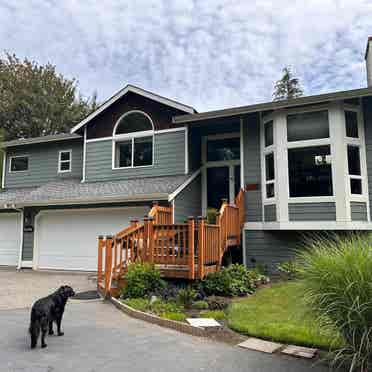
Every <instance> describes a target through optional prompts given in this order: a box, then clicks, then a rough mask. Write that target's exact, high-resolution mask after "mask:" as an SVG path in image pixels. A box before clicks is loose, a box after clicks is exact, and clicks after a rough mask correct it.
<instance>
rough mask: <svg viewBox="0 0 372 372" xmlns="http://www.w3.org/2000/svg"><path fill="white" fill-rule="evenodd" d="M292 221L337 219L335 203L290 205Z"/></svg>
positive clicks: (289, 210) (290, 218) (289, 211)
mask: <svg viewBox="0 0 372 372" xmlns="http://www.w3.org/2000/svg"><path fill="white" fill-rule="evenodd" d="M288 214H289V220H290V221H336V204H335V203H296V204H289V205H288Z"/></svg>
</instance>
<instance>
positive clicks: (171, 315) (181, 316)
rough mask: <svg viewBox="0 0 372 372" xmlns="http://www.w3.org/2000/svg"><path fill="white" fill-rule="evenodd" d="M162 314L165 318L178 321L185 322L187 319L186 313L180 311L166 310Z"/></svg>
mask: <svg viewBox="0 0 372 372" xmlns="http://www.w3.org/2000/svg"><path fill="white" fill-rule="evenodd" d="M160 316H161V317H162V318H165V319H169V320H176V321H177V322H184V321H185V320H186V314H185V313H180V312H168V313H167V312H166V313H162V314H160Z"/></svg>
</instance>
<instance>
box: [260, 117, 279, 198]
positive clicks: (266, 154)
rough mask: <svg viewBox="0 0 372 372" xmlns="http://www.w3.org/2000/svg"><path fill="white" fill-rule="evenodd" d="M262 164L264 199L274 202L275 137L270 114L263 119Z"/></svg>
mask: <svg viewBox="0 0 372 372" xmlns="http://www.w3.org/2000/svg"><path fill="white" fill-rule="evenodd" d="M262 133H263V137H262V142H261V143H262V147H263V164H264V201H265V202H267V203H271V202H274V200H275V196H276V187H275V178H276V177H275V173H276V171H275V167H276V164H275V138H274V121H273V120H272V118H271V117H270V116H268V117H266V118H264V120H263V130H262Z"/></svg>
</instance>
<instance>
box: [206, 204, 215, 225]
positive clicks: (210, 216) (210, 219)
mask: <svg viewBox="0 0 372 372" xmlns="http://www.w3.org/2000/svg"><path fill="white" fill-rule="evenodd" d="M216 221H217V209H216V208H208V209H207V223H210V224H212V225H214V224H215V223H216Z"/></svg>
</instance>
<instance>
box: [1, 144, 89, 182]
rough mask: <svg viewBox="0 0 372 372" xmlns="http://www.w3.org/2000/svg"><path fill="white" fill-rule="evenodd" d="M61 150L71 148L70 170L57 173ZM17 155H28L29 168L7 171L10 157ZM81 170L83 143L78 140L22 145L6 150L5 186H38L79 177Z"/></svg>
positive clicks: (80, 176)
mask: <svg viewBox="0 0 372 372" xmlns="http://www.w3.org/2000/svg"><path fill="white" fill-rule="evenodd" d="M61 150H72V163H71V169H72V170H71V172H66V173H58V156H59V151H61ZM17 155H28V156H29V169H28V171H26V172H20V173H9V162H10V157H11V156H17ZM82 170H83V144H82V142H81V141H80V140H73V141H61V142H58V143H56V142H53V143H50V144H39V145H32V146H26V145H24V146H20V147H19V148H13V149H8V150H7V152H6V169H5V172H6V174H5V187H6V188H10V187H30V186H40V185H42V184H45V183H47V182H51V181H58V180H61V179H69V178H78V179H81V178H82Z"/></svg>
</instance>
